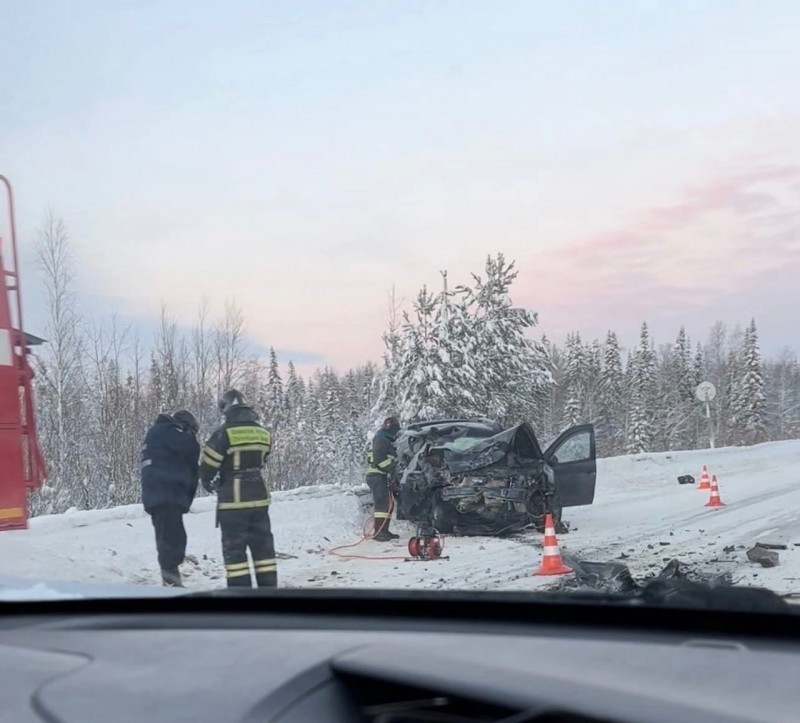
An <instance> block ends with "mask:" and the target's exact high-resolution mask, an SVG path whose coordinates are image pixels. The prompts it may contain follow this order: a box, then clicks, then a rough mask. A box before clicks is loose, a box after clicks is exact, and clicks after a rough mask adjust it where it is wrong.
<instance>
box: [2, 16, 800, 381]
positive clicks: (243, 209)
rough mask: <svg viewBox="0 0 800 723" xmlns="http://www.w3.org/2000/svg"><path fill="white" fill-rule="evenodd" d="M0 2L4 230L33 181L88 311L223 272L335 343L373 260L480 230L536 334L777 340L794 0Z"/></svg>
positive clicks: (414, 271) (320, 342)
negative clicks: (70, 258)
mask: <svg viewBox="0 0 800 723" xmlns="http://www.w3.org/2000/svg"><path fill="white" fill-rule="evenodd" d="M0 28H2V42H1V43H0V94H1V96H0V98H1V99H0V173H3V174H4V175H7V176H8V177H9V178H10V179H11V180H12V182H13V183H14V184H15V190H16V194H17V215H18V222H19V226H20V229H19V230H20V236H21V238H20V241H21V243H22V245H23V247H24V250H25V255H26V258H28V259H30V255H31V250H32V245H33V241H34V237H35V231H36V229H37V227H38V226H39V225H40V223H41V220H42V216H43V214H44V210H45V208H46V207H47V206H48V205H51V206H52V207H53V208H54V209H55V210H56V212H57V213H58V214H59V215H61V216H62V217H63V218H64V220H65V221H66V223H67V226H68V228H69V230H70V233H71V236H72V238H73V239H74V243H75V251H76V255H77V258H78V261H79V266H80V275H79V281H80V283H81V287H82V292H83V293H84V294H86V297H87V298H88V299H89V300H91V302H92V303H93V305H94V306H95V307H96V309H97V311H98V313H106V312H108V311H111V310H115V311H117V312H118V313H119V314H120V315H121V316H122V317H123V318H126V319H130V320H131V321H133V322H135V323H136V324H138V325H140V326H141V327H142V328H145V329H146V328H149V327H148V325H149V324H152V322H153V319H154V318H155V317H156V315H157V314H158V310H159V307H160V304H161V301H162V300H164V301H166V302H167V304H168V306H169V307H170V308H171V310H172V312H173V313H174V314H175V315H176V316H177V317H178V319H179V320H180V321H181V322H184V323H186V324H190V323H191V322H192V320H193V318H194V316H195V309H196V306H197V304H198V302H199V300H200V298H201V297H202V296H204V295H205V296H208V297H210V299H211V300H212V302H213V303H214V304H215V305H216V306H217V308H221V307H222V305H223V303H224V300H225V298H226V297H233V298H235V299H236V301H237V302H238V303H239V304H240V305H241V306H242V307H243V309H244V311H245V314H246V317H247V329H248V333H249V335H250V337H251V338H252V339H253V341H254V342H255V343H257V344H260V345H263V346H270V345H272V346H275V347H276V348H278V349H280V350H282V354H283V356H284V357H286V356H287V355H292V356H294V357H295V358H297V359H298V360H299V361H301V363H304V364H306V365H309V366H316V365H317V364H322V363H330V364H333V365H335V366H337V367H340V368H342V367H345V366H349V365H351V364H356V363H360V362H362V361H366V360H369V359H374V360H377V359H378V358H379V355H380V352H381V347H382V345H381V339H380V335H381V332H382V330H383V327H384V324H385V319H386V309H387V294H388V292H389V290H390V289H391V287H392V285H394V286H396V288H397V292H398V293H399V294H400V295H403V296H405V297H406V298H411V297H413V295H414V294H415V292H416V291H417V289H419V287H420V286H421V285H422V284H423V283H428V284H431V285H435V286H436V287H437V288H438V286H439V283H440V277H439V270H440V269H447V270H448V271H449V275H450V278H451V279H452V281H453V282H454V283H457V282H459V281H465V280H468V274H469V272H470V271H480V270H481V268H482V265H483V262H484V259H485V257H486V256H487V255H488V254H495V253H497V252H498V251H502V252H503V253H505V255H506V256H507V257H509V258H512V259H516V261H517V265H518V267H519V270H520V275H519V278H518V280H517V283H516V287H515V290H514V293H513V298H514V301H515V302H516V303H519V304H524V305H525V306H528V307H530V308H532V309H534V310H536V311H537V312H538V313H539V317H540V331H542V332H544V333H547V334H548V335H549V336H551V337H553V338H556V339H559V338H562V337H563V335H564V334H565V333H566V332H568V331H571V330H577V331H580V332H581V333H582V334H583V335H584V336H586V337H593V336H601V335H604V334H605V331H606V329H608V328H614V329H616V330H617V331H619V332H620V334H621V336H622V338H623V341H625V342H627V343H629V342H632V341H633V340H634V339H635V338H636V335H637V334H638V327H639V325H640V323H641V321H643V320H647V321H649V322H650V323H651V325H652V327H653V330H654V332H655V335H656V339H657V340H658V341H668V340H670V339H671V338H672V337H673V336H674V334H675V332H676V331H677V328H678V326H679V325H680V324H685V325H686V326H687V328H688V329H689V331H690V333H692V334H693V335H695V336H703V337H704V336H705V333H706V331H707V329H708V327H709V326H710V325H711V323H712V322H713V321H715V320H716V319H722V320H725V321H728V322H730V323H731V324H735V323H737V322H741V323H746V322H747V321H748V320H749V318H750V317H751V316H755V317H756V318H757V320H758V322H759V326H760V329H761V335H762V344H763V346H764V348H765V350H767V351H774V350H777V349H778V348H780V347H781V346H784V345H789V346H793V347H795V348H800V329H799V328H798V324H797V309H798V306H799V305H800V289H799V288H798V287H800V281H799V280H800V142H799V141H800V93H798V88H800V43H798V42H797V32H798V28H800V3H798V2H795V1H793V0H786V1H785V2H778V1H776V0H753V1H751V2H739V1H737V0H718V1H716V2H703V1H702V0H692V1H688V0H686V1H681V0H665V1H664V2H656V1H655V0H650V1H647V2H645V1H642V2H633V1H630V2H626V1H624V0H606V1H605V2H604V1H602V0H587V1H585V2H577V1H564V0H558V1H556V0H553V1H552V2H547V3H545V2H534V1H533V0H518V1H509V0H485V1H483V2H477V1H474V0H427V1H424V2H423V1H417V0H396V1H389V0H386V1H383V2H379V1H378V0H373V1H372V2H368V1H366V0H365V1H363V2H338V1H337V0H318V1H316V2H311V1H305V2H304V1H302V0H292V1H291V2H286V1H285V0H281V1H280V2H271V1H265V0H259V1H252V2H249V1H248V2H226V3H219V2H214V3H212V2H198V1H196V0H194V1H192V2H154V1H152V0H148V1H141V2H137V3H126V4H122V3H116V2H111V1H108V0H92V1H89V0H84V1H73V2H66V1H63V0H61V1H56V0H50V1H48V2H41V1H38V0H37V1H30V0H29V1H26V2H24V3H6V6H5V7H4V8H3V9H2V10H0ZM25 273H26V276H25V278H24V279H23V283H24V284H25V287H26V301H27V307H28V322H29V323H28V327H29V330H30V331H33V332H34V333H36V332H37V331H41V329H39V328H38V327H37V324H38V325H40V324H41V320H42V314H41V312H42V304H41V294H40V290H39V289H38V288H37V285H36V278H35V274H34V273H32V269H31V268H30V267H29V266H28V265H26V268H25Z"/></svg>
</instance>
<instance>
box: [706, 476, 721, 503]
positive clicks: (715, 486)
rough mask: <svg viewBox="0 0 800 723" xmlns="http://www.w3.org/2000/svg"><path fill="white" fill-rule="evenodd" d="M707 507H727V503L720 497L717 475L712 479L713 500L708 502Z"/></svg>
mask: <svg viewBox="0 0 800 723" xmlns="http://www.w3.org/2000/svg"><path fill="white" fill-rule="evenodd" d="M706 507H725V503H724V502H723V501H722V500H721V499H720V496H719V484H717V475H714V476H713V477H712V478H711V498H710V499H709V500H708V502H706Z"/></svg>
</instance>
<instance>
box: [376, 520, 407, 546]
mask: <svg viewBox="0 0 800 723" xmlns="http://www.w3.org/2000/svg"><path fill="white" fill-rule="evenodd" d="M399 537H400V535H395V534H394V532H390V531H389V520H388V519H382V520H381V519H376V520H375V532H374V534H373V536H372V539H373V540H376V541H377V542H391V541H392V540H397V539H398V538H399Z"/></svg>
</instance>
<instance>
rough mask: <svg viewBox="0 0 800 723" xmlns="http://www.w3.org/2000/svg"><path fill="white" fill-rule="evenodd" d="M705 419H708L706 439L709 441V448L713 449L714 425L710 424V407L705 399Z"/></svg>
mask: <svg viewBox="0 0 800 723" xmlns="http://www.w3.org/2000/svg"><path fill="white" fill-rule="evenodd" d="M706 419H707V420H708V439H709V442H710V443H711V449H714V427H713V425H712V424H711V407H710V406H709V404H708V399H706Z"/></svg>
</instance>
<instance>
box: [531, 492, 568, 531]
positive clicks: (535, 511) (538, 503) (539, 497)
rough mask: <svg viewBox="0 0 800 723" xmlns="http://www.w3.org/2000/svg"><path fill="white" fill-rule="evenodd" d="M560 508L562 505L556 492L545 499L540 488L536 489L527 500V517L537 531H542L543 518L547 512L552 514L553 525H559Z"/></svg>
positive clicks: (557, 526)
mask: <svg viewBox="0 0 800 723" xmlns="http://www.w3.org/2000/svg"><path fill="white" fill-rule="evenodd" d="M548 508H549V509H548ZM562 509H563V505H562V503H561V497H560V495H559V494H558V492H555V493H553V494H552V495H550V496H549V499H545V495H544V494H543V493H542V492H541V491H540V490H536V491H534V493H533V495H531V498H530V500H528V517H529V518H530V520H531V523H532V524H533V526H534V527H535V528H536V531H537V532H544V518H545V515H546V514H547V513H548V512H550V514H552V515H553V525H554V526H555V527H556V529H558V528H559V527H561V512H562Z"/></svg>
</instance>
